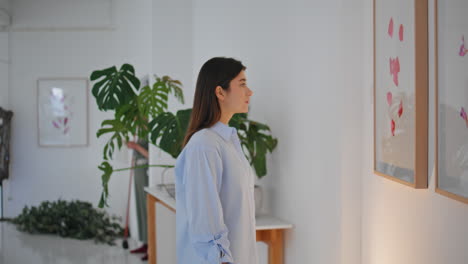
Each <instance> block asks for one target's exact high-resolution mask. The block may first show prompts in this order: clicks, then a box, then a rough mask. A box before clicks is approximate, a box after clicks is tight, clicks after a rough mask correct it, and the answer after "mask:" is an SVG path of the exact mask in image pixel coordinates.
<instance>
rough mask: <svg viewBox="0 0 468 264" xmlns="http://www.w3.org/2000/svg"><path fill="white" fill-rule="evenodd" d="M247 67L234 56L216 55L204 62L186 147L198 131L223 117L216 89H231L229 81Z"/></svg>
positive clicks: (185, 142)
mask: <svg viewBox="0 0 468 264" xmlns="http://www.w3.org/2000/svg"><path fill="white" fill-rule="evenodd" d="M245 69H246V67H245V66H244V65H242V62H240V61H238V60H235V59H233V58H224V57H216V58H212V59H210V60H208V61H207V62H205V64H203V66H202V67H201V69H200V73H199V74H198V79H197V86H196V87H195V96H194V99H193V108H192V114H191V116H190V122H189V126H188V129H187V134H186V135H185V139H184V143H183V145H182V147H184V146H185V145H186V144H187V143H188V142H189V140H190V138H191V137H192V136H193V134H195V133H196V132H198V131H200V130H202V129H204V128H208V127H211V126H213V125H214V124H216V122H218V121H219V119H220V118H221V108H220V106H219V102H218V98H217V97H216V94H215V90H216V87H217V86H221V87H222V88H223V90H226V91H227V90H229V83H230V82H231V81H232V80H233V79H234V78H236V76H237V75H238V74H239V73H240V72H241V71H243V70H245Z"/></svg>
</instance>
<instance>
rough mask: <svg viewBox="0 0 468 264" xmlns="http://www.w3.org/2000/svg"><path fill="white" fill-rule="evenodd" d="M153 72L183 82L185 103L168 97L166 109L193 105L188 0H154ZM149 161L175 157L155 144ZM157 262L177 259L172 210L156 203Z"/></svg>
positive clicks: (156, 172) (155, 180)
mask: <svg viewBox="0 0 468 264" xmlns="http://www.w3.org/2000/svg"><path fill="white" fill-rule="evenodd" d="M152 26H153V28H152V33H153V34H152V36H153V43H154V45H153V47H152V48H153V56H152V65H153V73H155V74H157V75H158V76H163V75H169V76H170V77H172V78H174V79H177V80H180V81H181V82H182V84H183V89H184V96H185V105H181V104H180V103H178V102H177V101H176V100H175V99H174V97H173V96H171V97H170V100H169V110H170V111H176V110H178V109H185V108H190V107H192V100H193V91H194V90H193V86H194V85H193V84H194V82H193V81H192V71H193V62H192V60H193V52H192V50H193V47H192V42H193V30H192V27H193V25H192V1H191V0H179V1H173V0H155V1H153V20H152ZM150 160H151V164H175V160H174V159H173V158H172V157H170V156H169V155H168V154H166V153H163V152H161V151H160V150H159V149H158V148H156V147H154V146H150ZM150 171H151V174H150V175H151V179H150V184H153V185H154V184H159V183H161V173H162V171H163V170H162V169H159V168H151V170H150ZM171 175H172V176H173V170H171V171H170V172H169V173H168V174H167V176H169V177H166V183H167V182H168V181H169V182H170V181H173V178H171V177H170V176H171ZM156 215H157V216H156V223H157V224H156V233H157V234H158V235H157V239H158V240H157V245H158V248H157V250H158V251H157V252H158V254H157V258H158V259H157V262H158V263H176V250H175V244H176V240H175V232H176V231H175V221H176V218H175V214H174V213H173V212H171V211H169V210H168V209H166V208H165V207H163V206H161V205H160V204H158V205H157V206H156Z"/></svg>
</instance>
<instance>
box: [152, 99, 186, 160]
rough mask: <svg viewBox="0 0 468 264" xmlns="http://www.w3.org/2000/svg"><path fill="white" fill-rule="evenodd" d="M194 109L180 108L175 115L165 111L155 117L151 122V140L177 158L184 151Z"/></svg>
mask: <svg viewBox="0 0 468 264" xmlns="http://www.w3.org/2000/svg"><path fill="white" fill-rule="evenodd" d="M191 113H192V109H191V108H189V109H185V110H179V111H177V113H176V114H175V115H174V114H173V113H171V112H165V113H162V114H160V115H158V116H157V117H155V118H154V119H153V120H152V121H151V122H150V124H149V127H150V129H151V142H152V143H153V144H155V145H156V146H157V147H159V148H160V149H162V150H163V151H165V152H167V153H169V154H170V155H171V156H172V157H173V158H177V156H179V154H180V152H181V151H182V143H183V141H184V137H185V134H186V132H187V128H188V123H189V121H190V114H191Z"/></svg>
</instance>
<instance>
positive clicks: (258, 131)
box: [229, 114, 278, 178]
mask: <svg viewBox="0 0 468 264" xmlns="http://www.w3.org/2000/svg"><path fill="white" fill-rule="evenodd" d="M229 125H230V126H233V127H235V128H236V129H237V134H238V136H239V139H240V142H241V146H242V149H243V151H244V153H245V152H247V153H245V154H246V158H247V160H248V161H249V163H250V165H251V166H253V167H254V169H255V173H256V174H257V176H258V177H259V178H262V177H263V176H265V175H266V174H267V168H266V155H267V152H270V153H271V152H272V151H273V150H274V149H275V148H276V145H277V144H278V139H276V138H274V137H273V136H271V134H270V127H269V126H267V125H265V124H262V123H259V122H256V121H252V120H249V119H248V118H247V114H237V115H234V117H233V118H231V121H230V122H229Z"/></svg>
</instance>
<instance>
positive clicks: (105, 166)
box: [98, 161, 114, 208]
mask: <svg viewBox="0 0 468 264" xmlns="http://www.w3.org/2000/svg"><path fill="white" fill-rule="evenodd" d="M98 168H99V169H100V170H102V172H103V174H102V176H101V180H102V194H101V199H100V200H99V208H103V207H104V206H109V205H108V204H107V198H108V196H109V189H108V185H109V180H110V177H111V175H112V172H113V171H114V169H113V168H112V166H111V165H110V164H109V162H107V161H104V162H103V163H101V165H100V166H99V167H98Z"/></svg>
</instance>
